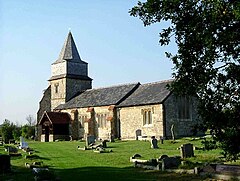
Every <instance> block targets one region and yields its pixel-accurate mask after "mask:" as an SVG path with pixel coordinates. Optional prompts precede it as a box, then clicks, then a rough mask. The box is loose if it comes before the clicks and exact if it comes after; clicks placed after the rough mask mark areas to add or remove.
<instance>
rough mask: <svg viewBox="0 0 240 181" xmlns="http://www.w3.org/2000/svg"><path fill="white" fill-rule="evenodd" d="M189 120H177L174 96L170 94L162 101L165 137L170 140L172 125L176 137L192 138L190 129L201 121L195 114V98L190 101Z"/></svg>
mask: <svg viewBox="0 0 240 181" xmlns="http://www.w3.org/2000/svg"><path fill="white" fill-rule="evenodd" d="M190 100H191V101H190V114H191V115H190V119H179V118H178V113H177V110H178V108H177V105H178V99H177V97H176V96H175V95H174V94H171V95H170V96H169V97H168V98H167V99H166V100H165V101H164V112H165V118H164V119H165V121H166V122H165V123H166V124H165V132H166V134H165V136H166V137H167V138H172V135H171V126H172V125H174V133H175V136H176V137H183V136H192V135H193V132H192V128H193V126H194V125H196V124H197V123H200V122H201V120H200V119H199V117H198V114H197V100H196V99H195V98H191V99H190Z"/></svg>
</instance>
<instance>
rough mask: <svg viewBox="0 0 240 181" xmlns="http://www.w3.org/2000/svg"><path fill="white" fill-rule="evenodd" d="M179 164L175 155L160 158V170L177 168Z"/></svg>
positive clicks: (179, 161)
mask: <svg viewBox="0 0 240 181" xmlns="http://www.w3.org/2000/svg"><path fill="white" fill-rule="evenodd" d="M180 164H181V160H180V158H177V157H165V158H163V160H162V170H163V171H164V170H165V169H172V168H177V167H178V166H179V165H180Z"/></svg>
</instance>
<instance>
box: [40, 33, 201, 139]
mask: <svg viewBox="0 0 240 181" xmlns="http://www.w3.org/2000/svg"><path fill="white" fill-rule="evenodd" d="M48 81H49V86H48V88H47V89H46V90H45V91H44V93H43V97H42V99H41V101H40V103H39V110H38V113H37V135H38V139H39V140H41V141H43V142H48V141H55V140H57V139H62V140H70V139H82V138H83V139H84V138H86V136H95V138H96V139H113V138H120V139H141V138H142V137H144V138H149V137H151V136H155V137H156V138H157V139H159V138H160V137H164V138H171V136H172V135H171V133H172V132H171V131H174V134H175V136H190V135H192V134H193V133H192V131H191V130H192V128H193V127H194V125H196V124H197V123H198V122H199V121H200V119H199V118H198V115H197V112H196V100H195V99H194V98H191V97H177V96H175V95H174V94H173V93H172V92H170V91H169V90H168V89H167V88H166V86H167V85H168V84H170V83H171V81H172V80H165V81H159V82H154V83H147V84H141V83H139V82H137V83H130V84H123V85H114V86H110V87H104V88H92V79H91V78H90V77H89V76H88V63H87V62H85V61H83V60H82V59H81V57H80V55H79V53H78V50H77V47H76V44H75V42H74V39H73V36H72V33H71V32H69V33H68V35H67V38H66V40H65V42H64V45H63V47H62V50H61V52H60V55H59V57H58V59H57V60H56V61H55V62H53V63H52V65H51V77H50V79H49V80H48Z"/></svg>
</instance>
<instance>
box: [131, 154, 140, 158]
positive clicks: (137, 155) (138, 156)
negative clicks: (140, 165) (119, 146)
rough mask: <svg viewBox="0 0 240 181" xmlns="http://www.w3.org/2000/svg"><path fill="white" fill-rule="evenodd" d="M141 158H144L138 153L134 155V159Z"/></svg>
mask: <svg viewBox="0 0 240 181" xmlns="http://www.w3.org/2000/svg"><path fill="white" fill-rule="evenodd" d="M141 157H142V156H141V155H140V154H138V153H136V154H134V155H133V156H132V159H135V158H141Z"/></svg>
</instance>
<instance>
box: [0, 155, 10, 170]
mask: <svg viewBox="0 0 240 181" xmlns="http://www.w3.org/2000/svg"><path fill="white" fill-rule="evenodd" d="M10 170H11V164H10V156H9V155H0V172H2V173H6V172H9V171H10Z"/></svg>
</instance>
